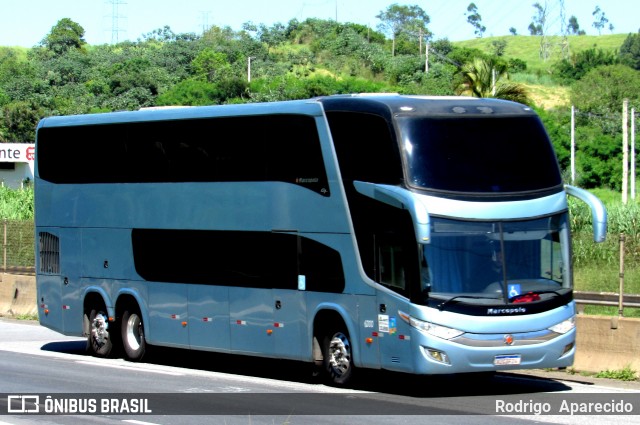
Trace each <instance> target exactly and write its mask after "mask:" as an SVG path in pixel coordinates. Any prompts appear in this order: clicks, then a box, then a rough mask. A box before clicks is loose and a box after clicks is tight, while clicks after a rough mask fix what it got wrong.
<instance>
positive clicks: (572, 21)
mask: <svg viewBox="0 0 640 425" xmlns="http://www.w3.org/2000/svg"><path fill="white" fill-rule="evenodd" d="M567 30H568V31H569V34H572V35H585V34H586V33H585V32H584V31H583V30H581V29H580V24H579V23H578V18H576V17H575V16H571V17H570V18H569V23H568V24H567Z"/></svg>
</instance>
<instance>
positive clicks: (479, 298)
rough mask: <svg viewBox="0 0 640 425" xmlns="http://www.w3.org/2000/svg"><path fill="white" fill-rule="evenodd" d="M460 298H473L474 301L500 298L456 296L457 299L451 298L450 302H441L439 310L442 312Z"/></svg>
mask: <svg viewBox="0 0 640 425" xmlns="http://www.w3.org/2000/svg"><path fill="white" fill-rule="evenodd" d="M460 298H471V299H474V300H497V299H498V298H495V297H480V296H477V295H456V296H455V297H451V298H449V299H448V300H445V301H443V302H441V303H440V304H438V306H437V307H438V310H440V311H442V309H443V308H444V307H445V306H446V305H448V304H451V303H452V302H453V301H455V300H457V299H460Z"/></svg>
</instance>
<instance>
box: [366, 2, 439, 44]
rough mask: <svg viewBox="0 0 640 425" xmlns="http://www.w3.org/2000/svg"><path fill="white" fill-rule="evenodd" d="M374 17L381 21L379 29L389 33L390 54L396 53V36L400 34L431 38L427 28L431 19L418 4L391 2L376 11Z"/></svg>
mask: <svg viewBox="0 0 640 425" xmlns="http://www.w3.org/2000/svg"><path fill="white" fill-rule="evenodd" d="M376 18H378V19H380V21H382V22H381V23H380V25H379V28H380V30H381V31H383V32H386V33H388V34H390V35H391V40H392V48H391V55H392V56H395V54H396V38H397V37H398V36H400V35H401V34H404V35H405V36H408V37H420V36H422V37H425V38H427V39H428V38H431V32H430V31H429V30H428V29H427V25H428V24H429V22H431V19H430V18H429V15H427V13H426V12H425V11H424V10H422V8H421V7H420V6H416V5H413V6H404V5H402V6H401V5H398V4H397V3H396V4H392V5H391V6H389V7H388V8H387V10H385V11H382V12H380V13H378V14H377V15H376Z"/></svg>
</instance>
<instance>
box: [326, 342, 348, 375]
mask: <svg viewBox="0 0 640 425" xmlns="http://www.w3.org/2000/svg"><path fill="white" fill-rule="evenodd" d="M329 365H330V366H331V369H332V370H333V372H334V373H335V374H336V375H337V376H342V375H344V374H345V373H347V372H348V371H349V368H350V367H351V344H350V343H349V338H347V336H346V335H345V334H343V333H342V332H338V333H336V334H335V335H334V336H333V338H331V342H329Z"/></svg>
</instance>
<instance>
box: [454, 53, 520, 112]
mask: <svg viewBox="0 0 640 425" xmlns="http://www.w3.org/2000/svg"><path fill="white" fill-rule="evenodd" d="M460 73H461V74H462V83H461V84H460V85H459V86H458V89H457V90H456V92H457V93H458V94H461V95H468V96H473V97H494V98H496V99H505V100H511V101H514V102H519V103H524V104H530V103H531V99H529V95H528V93H527V90H526V89H525V87H524V86H522V85H521V84H516V83H509V82H502V81H501V80H506V79H507V78H508V72H507V66H506V65H505V64H504V63H502V62H496V61H493V60H490V59H489V60H487V59H481V58H475V59H474V60H473V62H468V63H466V64H465V65H463V66H462V68H461V69H460Z"/></svg>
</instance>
